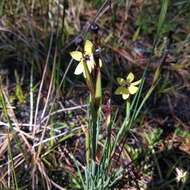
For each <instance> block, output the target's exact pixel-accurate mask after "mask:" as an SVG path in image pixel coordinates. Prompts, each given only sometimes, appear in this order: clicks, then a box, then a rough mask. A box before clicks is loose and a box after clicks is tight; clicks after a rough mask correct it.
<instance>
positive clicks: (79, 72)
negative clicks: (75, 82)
mask: <svg viewBox="0 0 190 190" xmlns="http://www.w3.org/2000/svg"><path fill="white" fill-rule="evenodd" d="M83 71H84V67H83V63H82V62H80V63H79V64H78V65H77V67H76V69H75V72H74V74H75V75H80V74H81V73H83Z"/></svg>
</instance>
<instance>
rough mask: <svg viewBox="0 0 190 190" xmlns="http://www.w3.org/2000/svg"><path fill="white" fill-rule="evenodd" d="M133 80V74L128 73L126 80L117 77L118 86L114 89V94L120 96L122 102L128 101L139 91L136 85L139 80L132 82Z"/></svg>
mask: <svg viewBox="0 0 190 190" xmlns="http://www.w3.org/2000/svg"><path fill="white" fill-rule="evenodd" d="M134 78H135V77H134V74H133V73H129V74H128V76H127V77H126V79H123V78H121V77H118V78H117V82H118V84H119V85H120V86H119V87H118V88H117V89H116V91H115V94H116V95H122V98H123V99H124V100H126V99H128V98H129V96H130V95H133V94H135V93H136V92H137V91H138V89H139V88H138V85H139V84H140V83H141V80H138V81H136V82H133V81H134Z"/></svg>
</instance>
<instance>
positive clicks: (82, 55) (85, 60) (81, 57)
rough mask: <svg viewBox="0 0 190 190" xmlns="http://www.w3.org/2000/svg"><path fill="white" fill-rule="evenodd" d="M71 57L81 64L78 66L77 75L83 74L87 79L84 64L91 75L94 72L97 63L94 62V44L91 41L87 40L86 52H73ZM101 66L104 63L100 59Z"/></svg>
mask: <svg viewBox="0 0 190 190" xmlns="http://www.w3.org/2000/svg"><path fill="white" fill-rule="evenodd" d="M70 55H71V57H72V58H73V59H74V60H76V61H78V62H79V64H78V65H77V67H76V69H75V72H74V74H75V75H80V74H82V73H83V75H84V77H85V78H86V75H85V70H84V64H86V65H87V67H88V70H89V72H90V73H91V72H92V70H93V69H94V67H95V65H96V63H95V60H94V56H93V44H92V42H91V41H89V40H86V42H85V45H84V52H80V51H72V52H71V53H70ZM99 65H100V66H101V65H102V61H101V60H100V59H99Z"/></svg>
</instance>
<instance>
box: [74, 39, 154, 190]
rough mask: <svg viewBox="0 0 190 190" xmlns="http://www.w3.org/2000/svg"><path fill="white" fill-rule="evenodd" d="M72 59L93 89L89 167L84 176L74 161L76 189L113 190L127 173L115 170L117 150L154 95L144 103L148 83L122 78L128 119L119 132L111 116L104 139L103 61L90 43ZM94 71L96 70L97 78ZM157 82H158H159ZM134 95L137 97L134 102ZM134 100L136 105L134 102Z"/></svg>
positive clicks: (87, 137) (120, 92) (88, 134)
mask: <svg viewBox="0 0 190 190" xmlns="http://www.w3.org/2000/svg"><path fill="white" fill-rule="evenodd" d="M70 55H71V57H72V58H73V59H74V60H76V61H78V62H79V63H78V65H77V67H76V69H75V72H74V73H75V74H76V75H78V74H83V76H84V79H85V82H86V84H87V87H88V89H89V93H90V98H89V115H88V117H89V124H88V129H87V130H86V133H85V141H86V163H87V165H86V167H85V168H84V171H83V172H82V171H81V169H80V164H79V163H78V161H77V160H76V159H75V158H74V157H72V158H73V161H74V163H75V165H76V167H77V171H78V175H77V176H78V177H77V178H76V179H75V180H73V183H74V184H75V187H76V186H77V187H78V188H79V189H85V190H87V189H88V190H89V189H91V190H97V189H101V190H106V189H110V188H113V186H114V184H116V182H118V181H119V180H121V179H122V176H123V171H124V170H123V169H122V168H116V169H113V168H112V159H113V157H114V155H115V151H116V148H117V147H118V146H119V145H120V143H121V141H122V139H123V138H126V137H127V134H128V132H129V131H130V129H131V127H132V126H133V125H134V123H135V121H136V119H137V117H138V114H139V112H140V109H141V108H142V106H143V104H144V103H145V101H146V100H147V98H148V96H149V95H150V94H151V92H152V91H151V92H148V95H147V96H145V99H143V101H142V102H141V103H140V98H141V97H140V96H141V93H142V87H143V83H144V80H145V79H144V76H145V73H144V75H143V78H142V79H140V80H138V81H135V82H133V81H134V78H135V76H134V74H133V73H132V72H130V73H129V74H128V75H127V77H126V79H124V78H121V77H118V78H117V82H118V84H119V87H118V88H117V89H116V91H115V94H116V95H121V96H122V98H123V99H124V101H126V116H125V119H124V121H123V123H122V126H121V127H120V128H119V129H118V128H117V127H116V123H115V120H114V118H113V117H112V115H111V114H108V115H109V116H107V119H106V126H107V136H106V137H105V138H103V139H102V138H101V135H100V131H101V130H102V122H103V121H102V117H101V114H102V86H101V80H102V79H101V67H102V61H101V59H100V58H98V59H97V60H98V61H97V62H96V61H95V59H94V55H93V44H92V42H90V41H89V40H87V41H86V42H85V45H84V51H82V52H80V51H73V52H71V53H70ZM94 70H96V72H95V74H94ZM155 80H156V79H155ZM132 95H135V96H134V98H133V99H131V98H132ZM131 100H132V101H131ZM114 128H115V129H116V131H117V133H116V136H112V135H111V130H112V129H113V130H114ZM100 152H101V156H100V158H99V159H97V153H100Z"/></svg>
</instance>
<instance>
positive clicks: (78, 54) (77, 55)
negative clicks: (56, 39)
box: [70, 51, 82, 61]
mask: <svg viewBox="0 0 190 190" xmlns="http://www.w3.org/2000/svg"><path fill="white" fill-rule="evenodd" d="M70 55H71V57H72V58H73V59H74V60H76V61H81V59H82V53H81V52H80V51H72V52H70Z"/></svg>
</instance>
